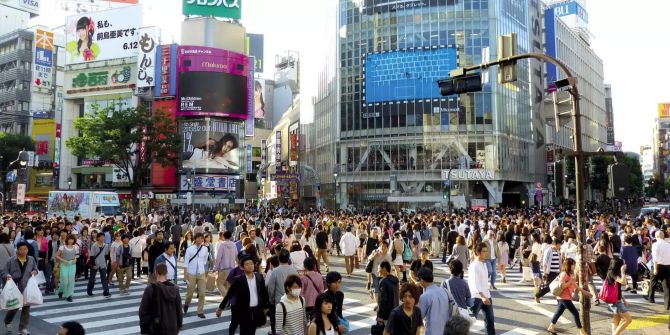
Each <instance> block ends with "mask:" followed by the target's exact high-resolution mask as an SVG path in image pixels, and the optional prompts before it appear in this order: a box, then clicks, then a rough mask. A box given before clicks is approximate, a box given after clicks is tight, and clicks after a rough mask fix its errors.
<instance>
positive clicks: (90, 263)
mask: <svg viewBox="0 0 670 335" xmlns="http://www.w3.org/2000/svg"><path fill="white" fill-rule="evenodd" d="M104 250H105V245H104V244H103V245H102V248H100V251H98V254H97V255H95V257H93V258H89V259H87V260H86V267H87V268H89V269H92V268H94V267H95V260H96V259H98V256H100V254H101V253H102V252H103V251H104Z"/></svg>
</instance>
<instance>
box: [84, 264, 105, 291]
mask: <svg viewBox="0 0 670 335" xmlns="http://www.w3.org/2000/svg"><path fill="white" fill-rule="evenodd" d="M96 272H98V273H100V280H101V281H102V294H103V295H108V294H109V285H108V284H109V282H108V281H107V269H103V268H98V270H97V271H96V270H93V269H91V276H90V277H88V285H87V286H86V293H88V294H89V295H90V294H93V286H94V285H95V273H96Z"/></svg>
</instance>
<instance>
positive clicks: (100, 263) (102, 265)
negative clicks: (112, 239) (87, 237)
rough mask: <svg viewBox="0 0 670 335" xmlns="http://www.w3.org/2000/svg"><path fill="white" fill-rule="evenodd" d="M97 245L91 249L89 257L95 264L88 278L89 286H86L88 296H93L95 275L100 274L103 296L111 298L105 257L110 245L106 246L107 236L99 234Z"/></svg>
mask: <svg viewBox="0 0 670 335" xmlns="http://www.w3.org/2000/svg"><path fill="white" fill-rule="evenodd" d="M96 240H97V241H96V243H94V244H93V246H92V247H91V251H90V253H89V257H91V262H92V263H93V269H92V271H91V276H90V277H88V285H87V286H86V293H87V294H88V296H93V286H94V285H95V275H96V274H97V273H100V280H101V281H102V295H103V296H104V297H105V298H111V297H112V295H111V294H109V281H108V280H107V279H108V278H107V261H106V260H105V255H106V254H107V253H109V245H107V244H105V242H104V241H105V235H104V234H99V235H97V236H96Z"/></svg>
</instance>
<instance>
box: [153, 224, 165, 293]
mask: <svg viewBox="0 0 670 335" xmlns="http://www.w3.org/2000/svg"><path fill="white" fill-rule="evenodd" d="M164 238H165V237H164V235H163V231H162V230H159V231H157V232H156V240H155V241H154V243H153V244H152V245H151V246H150V247H149V282H150V283H153V279H154V278H153V273H154V263H155V262H156V258H158V256H160V255H161V254H162V253H163V252H165V243H164V241H163V239H164Z"/></svg>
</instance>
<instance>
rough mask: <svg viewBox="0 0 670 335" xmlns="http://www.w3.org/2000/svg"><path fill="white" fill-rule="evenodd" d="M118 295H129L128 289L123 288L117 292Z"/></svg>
mask: <svg viewBox="0 0 670 335" xmlns="http://www.w3.org/2000/svg"><path fill="white" fill-rule="evenodd" d="M119 294H120V295H129V294H130V293H128V290H123V291H121V292H120V293H119Z"/></svg>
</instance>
